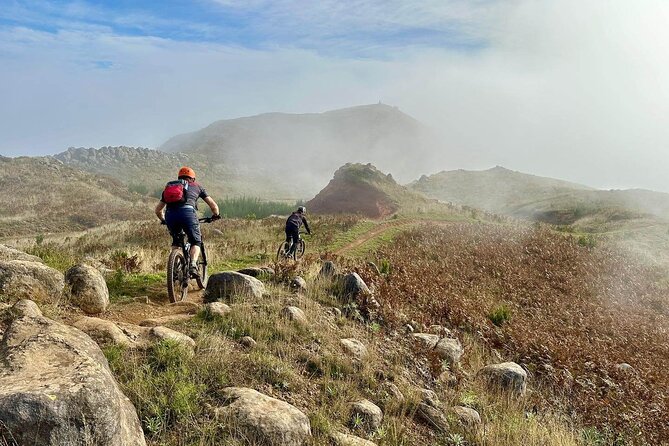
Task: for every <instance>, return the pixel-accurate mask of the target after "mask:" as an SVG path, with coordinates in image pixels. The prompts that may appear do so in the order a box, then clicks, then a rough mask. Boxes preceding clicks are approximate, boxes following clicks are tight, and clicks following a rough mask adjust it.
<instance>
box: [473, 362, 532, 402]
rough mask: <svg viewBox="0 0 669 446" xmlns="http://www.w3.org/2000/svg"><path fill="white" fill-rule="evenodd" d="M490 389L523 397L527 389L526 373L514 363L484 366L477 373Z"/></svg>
mask: <svg viewBox="0 0 669 446" xmlns="http://www.w3.org/2000/svg"><path fill="white" fill-rule="evenodd" d="M479 373H480V374H481V375H482V376H483V378H484V379H485V380H486V382H487V383H488V384H489V385H490V386H491V387H496V388H499V389H501V390H506V391H509V392H511V393H514V394H516V395H524V394H525V390H526V388H527V372H526V371H525V370H524V369H523V368H522V367H521V366H519V365H518V364H516V363H515V362H504V363H501V364H493V365H488V366H485V367H483V368H482V369H481V371H480V372H479Z"/></svg>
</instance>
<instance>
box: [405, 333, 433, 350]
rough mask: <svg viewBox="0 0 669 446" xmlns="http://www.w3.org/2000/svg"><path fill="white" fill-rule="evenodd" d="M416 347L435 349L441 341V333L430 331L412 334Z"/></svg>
mask: <svg viewBox="0 0 669 446" xmlns="http://www.w3.org/2000/svg"><path fill="white" fill-rule="evenodd" d="M411 336H412V338H413V339H414V341H415V344H416V347H418V348H419V349H421V350H433V349H434V348H435V347H436V346H437V342H439V335H435V334H429V333H414V334H412V335H411Z"/></svg>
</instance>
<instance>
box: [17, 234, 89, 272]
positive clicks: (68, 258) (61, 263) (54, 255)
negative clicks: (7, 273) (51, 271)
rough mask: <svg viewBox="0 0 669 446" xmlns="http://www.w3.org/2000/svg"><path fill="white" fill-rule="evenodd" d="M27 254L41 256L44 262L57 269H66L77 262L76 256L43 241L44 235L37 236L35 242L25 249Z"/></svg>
mask: <svg viewBox="0 0 669 446" xmlns="http://www.w3.org/2000/svg"><path fill="white" fill-rule="evenodd" d="M26 252H27V253H28V254H32V255H34V256H37V257H39V258H41V259H42V260H43V261H44V264H46V265H47V266H50V267H51V268H55V269H57V270H59V271H66V270H67V269H69V268H70V267H71V266H72V265H74V264H75V263H77V258H76V257H75V256H74V255H73V254H72V253H70V252H69V251H66V250H65V249H63V248H62V247H59V246H58V245H56V244H54V243H44V236H37V238H36V240H35V244H34V245H33V246H32V247H30V248H28V249H26Z"/></svg>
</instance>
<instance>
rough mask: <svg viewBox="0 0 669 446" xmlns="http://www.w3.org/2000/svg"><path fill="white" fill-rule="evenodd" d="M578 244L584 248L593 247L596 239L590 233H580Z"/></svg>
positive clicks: (595, 244)
mask: <svg viewBox="0 0 669 446" xmlns="http://www.w3.org/2000/svg"><path fill="white" fill-rule="evenodd" d="M578 244H579V245H580V246H583V247H584V248H594V247H595V246H597V239H596V238H595V237H594V236H593V235H592V234H585V235H581V236H580V237H579V238H578Z"/></svg>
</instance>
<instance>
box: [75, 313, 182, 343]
mask: <svg viewBox="0 0 669 446" xmlns="http://www.w3.org/2000/svg"><path fill="white" fill-rule="evenodd" d="M74 326H75V327H77V328H78V329H80V330H81V331H83V332H85V333H86V334H88V335H89V336H90V337H91V338H93V339H95V341H96V342H98V343H99V344H101V345H104V344H118V345H123V346H125V347H128V348H146V347H148V346H150V345H151V344H154V343H156V342H160V341H164V340H170V341H174V342H177V343H179V344H181V345H183V346H184V347H186V348H189V349H192V348H194V347H195V341H194V340H193V339H192V338H191V337H189V336H186V335H185V334H183V333H180V332H178V331H176V330H172V329H171V328H167V327H162V326H156V327H141V326H139V325H134V324H128V323H124V322H118V323H114V322H112V321H108V320H104V319H98V318H94V317H83V318H81V319H79V320H78V321H76V322H75V323H74Z"/></svg>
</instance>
